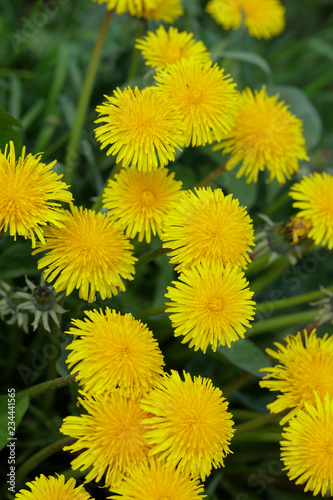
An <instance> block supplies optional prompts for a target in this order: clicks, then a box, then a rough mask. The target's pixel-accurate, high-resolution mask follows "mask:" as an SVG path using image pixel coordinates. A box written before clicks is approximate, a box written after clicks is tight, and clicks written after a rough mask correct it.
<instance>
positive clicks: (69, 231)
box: [34, 205, 136, 302]
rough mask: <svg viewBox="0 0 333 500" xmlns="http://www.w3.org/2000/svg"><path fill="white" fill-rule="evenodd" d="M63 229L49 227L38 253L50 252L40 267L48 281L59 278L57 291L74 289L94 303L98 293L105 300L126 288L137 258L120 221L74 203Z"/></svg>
mask: <svg viewBox="0 0 333 500" xmlns="http://www.w3.org/2000/svg"><path fill="white" fill-rule="evenodd" d="M67 215H68V220H66V222H65V223H64V227H63V228H57V227H50V228H48V229H47V230H45V244H44V245H38V247H37V250H35V251H34V253H38V252H44V251H45V252H47V253H46V255H45V256H44V257H42V258H41V259H40V260H39V261H38V269H42V268H46V269H45V271H44V278H45V280H46V281H53V280H54V279H55V278H56V277H57V279H56V281H55V283H54V285H53V287H54V289H55V291H56V292H62V291H63V290H66V295H69V294H70V293H71V292H72V291H73V290H74V288H78V289H79V296H80V298H82V299H84V300H88V301H89V302H93V301H94V300H95V298H96V292H99V294H100V296H101V298H102V299H105V298H107V297H108V298H110V297H112V295H117V294H118V289H120V290H122V291H124V290H125V285H124V283H123V281H122V278H123V279H128V280H132V279H133V274H134V272H135V270H134V262H135V260H136V259H135V257H133V255H132V252H131V250H132V248H133V247H132V245H131V244H130V242H129V241H128V239H127V238H126V237H125V235H124V234H123V233H122V231H121V229H120V228H119V226H118V224H117V223H116V222H114V221H113V220H112V219H110V217H108V216H107V215H106V214H101V213H95V212H94V211H92V210H87V209H83V208H82V207H80V208H77V207H75V206H73V205H72V206H71V212H68V211H67Z"/></svg>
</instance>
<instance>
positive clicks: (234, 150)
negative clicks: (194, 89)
mask: <svg viewBox="0 0 333 500" xmlns="http://www.w3.org/2000/svg"><path fill="white" fill-rule="evenodd" d="M278 98H279V95H278V94H276V95H275V96H273V97H269V96H268V95H267V94H266V89H265V87H263V88H262V89H261V90H260V91H257V90H255V91H254V94H253V93H252V91H251V90H250V89H249V88H247V89H245V90H244V91H243V93H242V94H241V96H240V98H239V110H238V111H239V112H238V115H237V117H236V119H235V123H234V127H233V129H232V130H231V131H230V133H228V134H227V135H226V136H225V137H224V138H223V141H222V142H221V143H220V144H217V145H216V146H214V148H213V150H214V151H217V150H219V149H223V152H224V153H231V154H232V156H231V158H230V159H229V160H228V162H227V164H226V169H227V170H232V169H233V168H234V167H236V166H237V165H238V164H239V163H241V167H240V169H239V171H238V173H237V177H241V176H242V175H245V176H246V177H247V181H246V182H257V180H258V173H259V172H260V171H262V170H264V168H265V167H266V168H267V169H268V171H269V174H270V177H269V182H270V181H272V180H273V179H275V178H276V179H277V180H278V182H279V183H280V184H284V183H285V182H286V178H287V179H290V178H291V176H292V175H293V174H294V173H295V172H298V170H299V165H298V161H299V160H308V159H309V158H308V157H307V155H306V150H305V140H304V137H303V135H302V121H301V120H299V119H298V118H296V117H295V116H294V115H293V114H291V113H290V111H289V109H288V106H286V104H285V103H284V101H281V102H278Z"/></svg>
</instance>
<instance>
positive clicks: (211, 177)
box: [195, 163, 226, 188]
mask: <svg viewBox="0 0 333 500" xmlns="http://www.w3.org/2000/svg"><path fill="white" fill-rule="evenodd" d="M225 165H226V164H225V163H222V165H219V166H218V167H217V168H215V169H214V170H212V171H211V172H209V174H208V175H207V176H206V177H204V178H203V179H202V180H201V181H199V182H198V183H197V184H196V186H195V187H198V188H199V187H204V186H209V184H211V183H212V182H215V181H217V179H218V178H219V177H220V175H221V174H222V172H224V171H225Z"/></svg>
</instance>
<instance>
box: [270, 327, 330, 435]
mask: <svg viewBox="0 0 333 500" xmlns="http://www.w3.org/2000/svg"><path fill="white" fill-rule="evenodd" d="M303 336H304V341H303V339H302V334H301V333H300V332H298V333H297V335H295V336H290V337H287V338H286V345H282V344H280V343H275V346H276V347H277V351H274V350H273V349H266V352H267V354H268V355H270V356H272V357H273V358H275V359H277V360H278V364H277V365H275V366H273V367H269V368H262V369H261V371H264V372H268V374H267V375H265V377H264V379H263V380H262V381H261V382H260V386H261V387H266V388H267V389H269V390H271V391H280V393H281V394H279V395H278V396H277V398H276V400H275V401H274V402H273V403H270V404H269V405H267V408H268V409H269V410H270V411H271V413H279V412H281V411H285V410H287V409H288V410H290V411H289V413H288V414H287V415H286V416H285V417H283V419H282V420H281V422H280V423H281V425H283V424H284V423H285V422H286V421H287V420H288V419H290V418H291V417H292V416H294V415H295V414H296V412H297V410H298V409H302V408H304V405H305V403H306V402H307V403H311V404H314V403H315V396H314V391H316V393H317V394H318V396H319V397H320V398H321V399H323V398H324V396H325V394H329V395H330V396H333V385H332V380H333V336H331V337H329V336H328V334H327V333H326V335H324V337H323V338H318V337H317V335H316V331H315V330H313V331H312V332H311V334H310V335H308V333H307V331H306V330H304V331H303Z"/></svg>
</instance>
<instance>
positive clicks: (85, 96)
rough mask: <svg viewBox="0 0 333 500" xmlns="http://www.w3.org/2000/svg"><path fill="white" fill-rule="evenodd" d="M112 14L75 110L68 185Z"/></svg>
mask: <svg viewBox="0 0 333 500" xmlns="http://www.w3.org/2000/svg"><path fill="white" fill-rule="evenodd" d="M112 12H113V11H112V10H109V11H107V13H106V15H105V18H104V21H103V24H102V26H101V29H100V32H99V36H98V39H97V40H96V44H95V47H94V50H93V52H92V54H91V58H90V61H89V66H88V69H87V73H86V76H85V79H84V82H83V86H82V89H81V94H80V97H79V104H78V107H77V110H76V115H75V120H74V126H73V128H72V131H71V135H70V140H69V144H68V147H67V154H66V158H65V174H64V181H65V182H66V183H68V184H71V182H72V178H73V173H74V168H75V163H76V159H77V149H78V144H79V140H80V135H81V131H82V128H83V124H84V121H85V117H86V114H87V109H88V105H89V101H90V97H91V93H92V90H93V86H94V82H95V77H96V73H97V69H98V64H99V61H100V58H101V53H102V48H103V45H104V41H105V37H106V34H107V30H108V26H109V23H110V20H111V17H112Z"/></svg>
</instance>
